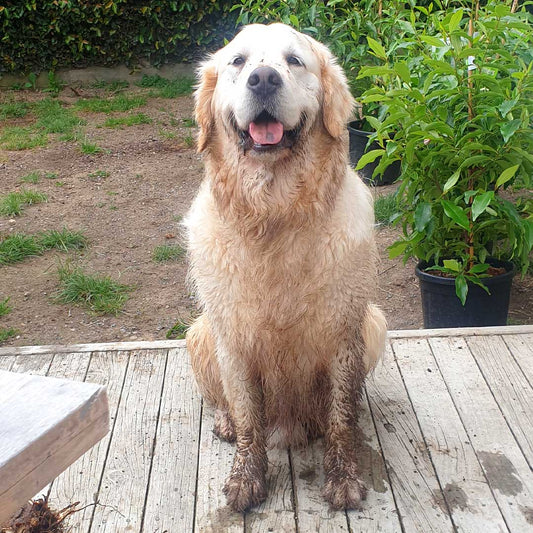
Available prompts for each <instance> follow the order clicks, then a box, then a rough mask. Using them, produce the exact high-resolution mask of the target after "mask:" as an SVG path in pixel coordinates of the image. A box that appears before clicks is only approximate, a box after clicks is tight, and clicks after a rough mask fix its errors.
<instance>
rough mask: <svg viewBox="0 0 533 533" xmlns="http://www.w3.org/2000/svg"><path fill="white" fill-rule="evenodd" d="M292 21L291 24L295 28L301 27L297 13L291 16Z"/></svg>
mask: <svg viewBox="0 0 533 533" xmlns="http://www.w3.org/2000/svg"><path fill="white" fill-rule="evenodd" d="M289 19H290V21H291V24H292V25H293V26H294V27H295V28H299V27H300V21H299V20H298V17H297V16H296V15H291V16H290V17H289Z"/></svg>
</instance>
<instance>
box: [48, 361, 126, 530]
mask: <svg viewBox="0 0 533 533" xmlns="http://www.w3.org/2000/svg"><path fill="white" fill-rule="evenodd" d="M88 355H89V354H88ZM90 356H91V359H90V363H89V369H88V371H87V376H86V380H87V381H88V382H94V383H99V384H101V385H104V386H105V387H106V389H107V395H108V402H109V416H110V420H111V430H113V421H114V420H115V419H116V412H117V409H118V403H119V399H120V392H121V389H122V385H123V383H124V377H125V374H126V369H127V366H128V360H129V354H128V352H96V353H93V354H90ZM56 360H57V363H56ZM67 361H68V356H67V358H65V359H62V358H59V355H56V357H55V358H54V363H56V364H55V365H54V364H53V365H52V370H53V371H54V372H57V373H58V374H59V373H60V372H61V370H62V371H64V372H65V374H67V373H68V372H71V371H72V370H71V369H69V367H68V366H67V367H64V366H63V363H66V362H67ZM78 371H80V373H81V368H80V369H78V370H74V372H78ZM111 437H112V433H111V431H110V432H109V433H108V434H107V435H106V436H105V437H104V438H103V439H102V440H101V441H100V442H99V443H98V444H97V445H96V446H93V448H91V450H90V451H89V452H87V453H86V454H84V455H83V456H82V457H80V458H79V459H78V461H76V462H75V463H74V464H73V465H72V466H71V467H70V468H68V469H67V470H66V471H65V472H63V473H62V474H61V475H60V476H59V477H58V478H56V480H55V481H54V483H53V484H52V489H51V491H50V499H51V501H52V502H54V506H55V507H56V508H58V509H62V508H63V507H66V506H67V505H69V504H71V503H74V502H78V501H79V502H80V507H86V506H88V505H90V504H93V503H95V501H97V499H98V490H99V486H100V479H101V478H102V471H103V468H104V464H105V459H106V455H107V450H108V447H109V442H110V440H111ZM93 512H94V506H89V507H86V508H85V509H83V510H81V511H79V512H77V513H74V514H72V515H71V516H70V517H69V518H68V525H69V527H70V528H72V532H73V533H82V532H83V533H85V532H87V531H88V530H89V526H90V523H91V518H92V515H93Z"/></svg>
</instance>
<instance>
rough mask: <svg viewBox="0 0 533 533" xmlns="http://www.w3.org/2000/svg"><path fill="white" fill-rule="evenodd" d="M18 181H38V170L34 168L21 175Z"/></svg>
mask: <svg viewBox="0 0 533 533" xmlns="http://www.w3.org/2000/svg"><path fill="white" fill-rule="evenodd" d="M20 181H23V182H24V183H39V181H40V176H39V172H37V171H36V170H34V171H33V172H30V173H29V174H26V175H25V176H21V178H20Z"/></svg>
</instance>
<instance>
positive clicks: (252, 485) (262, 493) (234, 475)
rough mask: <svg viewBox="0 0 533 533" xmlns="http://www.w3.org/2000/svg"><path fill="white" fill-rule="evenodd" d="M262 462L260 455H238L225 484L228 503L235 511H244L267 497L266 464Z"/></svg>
mask: <svg viewBox="0 0 533 533" xmlns="http://www.w3.org/2000/svg"><path fill="white" fill-rule="evenodd" d="M254 459H255V460H254ZM261 463H262V461H261V460H260V458H259V457H256V458H251V457H248V458H245V457H243V456H240V455H238V454H237V455H236V457H235V462H234V463H233V469H232V471H231V474H230V476H229V478H228V479H227V480H226V484H225V485H224V494H225V495H226V499H227V502H228V505H229V506H230V507H231V508H232V509H233V510H234V511H237V512H239V513H242V512H244V511H246V510H247V509H249V508H250V507H253V506H254V505H258V504H260V503H261V502H263V501H264V500H265V499H266V496H267V484H266V475H265V474H266V465H265V466H261Z"/></svg>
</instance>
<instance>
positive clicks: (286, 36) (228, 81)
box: [196, 24, 352, 159]
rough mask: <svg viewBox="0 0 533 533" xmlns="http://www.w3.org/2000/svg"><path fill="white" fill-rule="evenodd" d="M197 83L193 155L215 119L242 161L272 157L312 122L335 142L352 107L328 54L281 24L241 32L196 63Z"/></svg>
mask: <svg viewBox="0 0 533 533" xmlns="http://www.w3.org/2000/svg"><path fill="white" fill-rule="evenodd" d="M200 78H201V79H200V85H199V89H198V91H197V94H196V117H197V121H198V123H199V125H200V128H201V132H200V138H199V149H200V150H204V149H205V148H207V147H208V146H209V144H210V142H211V140H212V135H213V133H214V129H215V122H216V121H217V120H220V121H221V122H222V125H223V128H224V133H225V135H226V136H227V137H228V138H230V140H231V141H232V142H234V143H235V144H236V145H237V146H239V148H240V149H241V150H242V151H243V152H244V154H245V155H247V156H252V157H261V158H268V159H272V158H274V159H276V158H279V157H282V156H283V155H284V154H287V153H290V151H291V150H294V149H295V147H297V146H298V143H300V142H302V138H305V137H306V136H307V135H308V134H309V132H310V131H311V130H312V128H314V127H315V126H316V124H317V122H319V123H320V127H323V128H324V129H325V130H326V131H327V133H328V134H329V135H330V136H332V137H334V138H336V137H340V136H341V134H342V132H343V131H344V129H345V124H346V121H347V119H348V116H349V114H350V112H351V109H352V98H351V96H350V93H349V91H348V89H347V85H346V81H345V78H344V74H343V72H342V70H341V69H340V67H338V65H337V64H336V62H335V61H334V59H333V57H332V55H331V54H330V52H329V51H328V50H327V48H326V47H325V46H323V45H321V44H320V43H318V42H316V41H314V40H313V39H311V38H310V37H308V36H306V35H303V34H301V33H298V32H297V31H295V30H294V29H292V28H290V27H289V26H285V25H283V24H272V25H269V26H263V25H259V24H254V25H251V26H247V27H245V28H244V29H243V30H242V31H241V32H240V33H239V34H238V35H237V36H236V37H235V38H234V39H233V41H231V42H230V43H229V44H228V45H227V46H225V47H224V48H222V49H221V50H219V51H218V52H217V53H216V54H214V56H213V57H212V58H211V60H209V61H208V62H207V63H205V64H204V65H203V67H202V69H201V71H200ZM217 126H218V124H217Z"/></svg>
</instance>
